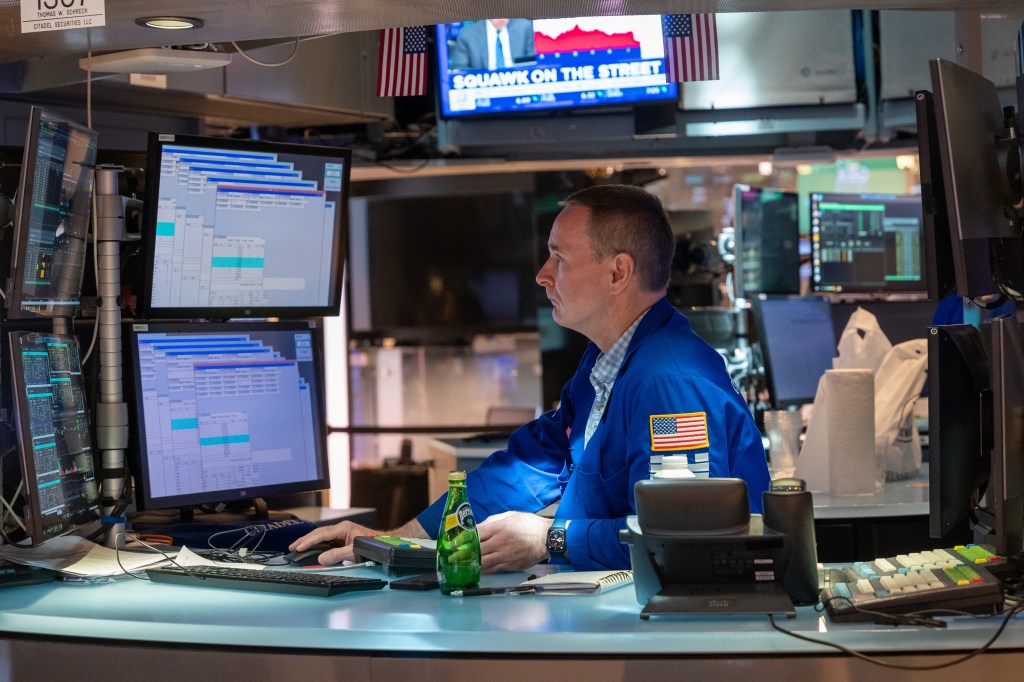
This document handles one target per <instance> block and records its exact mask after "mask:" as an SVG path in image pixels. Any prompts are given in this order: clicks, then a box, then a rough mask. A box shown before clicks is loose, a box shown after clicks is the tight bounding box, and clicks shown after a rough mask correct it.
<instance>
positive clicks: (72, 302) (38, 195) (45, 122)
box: [6, 107, 98, 319]
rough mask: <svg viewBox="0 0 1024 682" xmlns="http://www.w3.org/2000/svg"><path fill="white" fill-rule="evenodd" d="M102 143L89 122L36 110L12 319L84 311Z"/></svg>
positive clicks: (10, 291)
mask: <svg viewBox="0 0 1024 682" xmlns="http://www.w3.org/2000/svg"><path fill="white" fill-rule="evenodd" d="M97 138H98V136H97V134H96V132H94V131H92V130H90V129H89V128H86V127H85V126H83V125H80V124H78V123H75V122H74V121H70V120H68V119H66V118H64V117H62V116H58V115H57V114H54V113H53V112H51V111H47V110H45V109H41V108H39V107H32V113H31V116H30V119H29V128H28V135H27V138H26V140H25V151H24V157H23V160H22V164H21V179H20V186H19V189H18V200H17V201H16V202H15V221H14V244H13V247H12V258H11V270H10V274H9V277H8V280H7V297H6V303H7V317H8V319H16V318H38V317H73V316H75V315H76V314H77V313H78V308H79V304H80V298H81V292H82V274H83V273H84V270H85V253H86V243H87V239H88V236H89V217H90V215H91V213H92V204H91V202H92V192H93V172H94V169H95V166H96V143H97Z"/></svg>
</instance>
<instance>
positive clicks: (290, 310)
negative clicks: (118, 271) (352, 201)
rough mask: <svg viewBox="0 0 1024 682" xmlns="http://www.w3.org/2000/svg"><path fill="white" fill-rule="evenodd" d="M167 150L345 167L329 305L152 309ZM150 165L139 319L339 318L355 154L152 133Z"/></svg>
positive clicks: (314, 147)
mask: <svg viewBox="0 0 1024 682" xmlns="http://www.w3.org/2000/svg"><path fill="white" fill-rule="evenodd" d="M164 145H173V146H187V147H201V148H206V149H224V150H228V151H255V152H276V153H278V154H290V155H298V156H309V157H322V158H323V159H324V160H325V161H326V160H331V161H334V162H340V163H342V165H343V177H342V185H341V197H340V199H339V200H338V210H337V213H336V215H337V219H336V221H335V226H334V227H335V235H334V255H333V258H332V259H331V280H332V281H331V291H330V300H329V301H328V303H326V304H324V305H310V306H291V307H281V306H251V307H245V306H233V307H191V306H173V307H172V306H165V307H155V306H153V305H152V301H151V299H152V294H153V281H152V273H153V263H154V260H155V256H156V253H155V241H156V240H155V236H156V222H157V205H158V203H159V196H160V187H159V185H160V183H159V178H160V163H161V156H162V150H163V147H164ZM147 150H148V151H147V160H146V177H147V182H146V190H145V208H144V210H143V228H142V240H141V241H142V251H143V257H144V259H145V270H144V276H143V281H142V282H141V283H140V287H139V289H140V295H139V299H138V312H139V315H138V316H139V317H140V318H142V319H147V320H193V319H208V320H229V319H265V318H276V319H281V320H305V319H309V318H313V317H337V316H338V315H339V314H340V310H341V298H342V295H341V292H342V284H343V282H344V269H345V261H346V259H347V256H348V229H349V228H348V199H349V193H350V186H351V173H352V150H351V149H347V148H342V147H327V146H319V145H304V144H293V143H286V142H270V141H266V140H237V139H233V138H222V137H204V136H197V135H178V134H167V133H155V132H151V133H150V134H149V142H148V147H147Z"/></svg>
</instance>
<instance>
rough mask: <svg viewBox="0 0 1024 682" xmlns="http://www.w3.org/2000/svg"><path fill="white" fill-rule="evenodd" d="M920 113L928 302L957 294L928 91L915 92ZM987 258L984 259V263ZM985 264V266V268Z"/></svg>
mask: <svg viewBox="0 0 1024 682" xmlns="http://www.w3.org/2000/svg"><path fill="white" fill-rule="evenodd" d="M914 101H915V106H916V113H917V140H918V145H917V149H918V159H919V161H920V164H919V168H920V174H921V175H920V177H921V208H922V211H923V216H922V217H923V220H924V222H923V225H922V228H921V242H922V244H923V246H924V279H925V285H926V287H927V291H928V300H929V301H938V300H941V299H943V298H945V297H946V296H948V295H950V294H952V293H955V292H956V290H957V286H956V270H955V269H954V265H953V242H952V239H951V231H950V226H949V217H948V214H947V213H946V185H945V183H944V182H943V180H942V162H941V161H940V160H939V129H938V124H937V122H936V120H935V99H934V97H932V93H930V92H929V91H927V90H919V91H918V92H916V93H914ZM985 263H987V259H986V260H985V261H983V263H982V265H983V266H984V265H985ZM985 269H986V267H983V268H982V270H983V271H984V270H985Z"/></svg>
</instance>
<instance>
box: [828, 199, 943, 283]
mask: <svg viewBox="0 0 1024 682" xmlns="http://www.w3.org/2000/svg"><path fill="white" fill-rule="evenodd" d="M922 221H923V218H922V209H921V197H919V196H912V195H894V194H822V193H812V194H811V259H812V260H811V290H812V291H815V292H818V293H827V294H843V293H890V292H899V291H904V292H906V291H920V292H923V291H925V290H926V285H925V281H924V271H923V269H922V256H923V248H922V244H921V229H922V227H921V226H922Z"/></svg>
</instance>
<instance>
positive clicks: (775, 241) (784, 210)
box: [733, 185, 800, 296]
mask: <svg viewBox="0 0 1024 682" xmlns="http://www.w3.org/2000/svg"><path fill="white" fill-rule="evenodd" d="M733 200H734V203H735V211H736V251H737V257H736V262H735V263H734V266H733V267H734V268H735V270H736V278H737V288H738V289H739V292H740V294H742V295H743V296H753V295H755V294H759V293H764V294H799V293H800V218H799V213H800V205H799V195H798V194H797V193H796V192H786V191H783V190H778V189H770V188H767V187H752V186H750V185H736V186H735V187H734V188H733Z"/></svg>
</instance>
